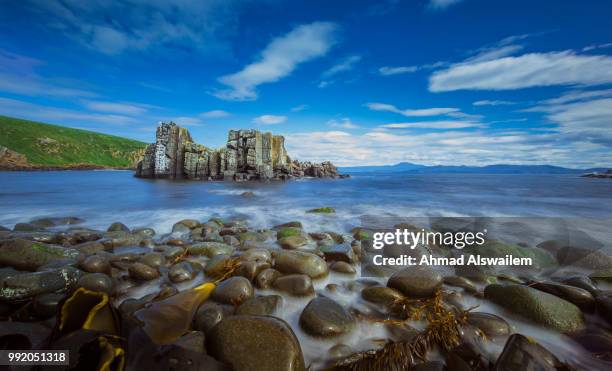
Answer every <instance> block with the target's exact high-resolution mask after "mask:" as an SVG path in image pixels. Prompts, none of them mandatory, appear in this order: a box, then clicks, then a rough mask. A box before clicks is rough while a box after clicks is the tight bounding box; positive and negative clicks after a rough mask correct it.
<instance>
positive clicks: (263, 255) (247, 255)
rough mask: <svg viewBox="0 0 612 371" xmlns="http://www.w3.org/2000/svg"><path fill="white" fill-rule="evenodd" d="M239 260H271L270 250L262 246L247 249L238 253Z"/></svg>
mask: <svg viewBox="0 0 612 371" xmlns="http://www.w3.org/2000/svg"><path fill="white" fill-rule="evenodd" d="M240 260H246V261H263V262H268V263H269V262H271V261H272V254H270V250H268V249H262V248H254V249H248V250H246V251H245V252H243V253H242V255H240Z"/></svg>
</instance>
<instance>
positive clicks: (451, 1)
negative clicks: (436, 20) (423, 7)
mask: <svg viewBox="0 0 612 371" xmlns="http://www.w3.org/2000/svg"><path fill="white" fill-rule="evenodd" d="M461 1H463V0H429V4H428V8H430V9H434V10H442V9H446V8H448V7H449V6H451V5H455V4H457V3H460V2H461Z"/></svg>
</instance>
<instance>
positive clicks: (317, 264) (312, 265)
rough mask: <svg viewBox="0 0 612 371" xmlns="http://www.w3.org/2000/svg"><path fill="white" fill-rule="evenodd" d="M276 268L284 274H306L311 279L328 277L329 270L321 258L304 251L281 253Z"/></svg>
mask: <svg viewBox="0 0 612 371" xmlns="http://www.w3.org/2000/svg"><path fill="white" fill-rule="evenodd" d="M274 268H275V269H277V270H278V271H280V272H282V273H288V274H291V273H298V274H306V275H308V276H310V278H320V277H324V276H327V274H328V273H329V268H328V267H327V263H326V262H325V260H323V259H322V258H321V257H320V256H317V255H315V254H312V253H309V252H304V251H280V252H278V254H277V255H276V258H275V260H274Z"/></svg>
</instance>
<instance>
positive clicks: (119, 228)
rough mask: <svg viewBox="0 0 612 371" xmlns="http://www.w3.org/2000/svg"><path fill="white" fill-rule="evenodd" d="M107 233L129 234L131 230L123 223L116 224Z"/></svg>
mask: <svg viewBox="0 0 612 371" xmlns="http://www.w3.org/2000/svg"><path fill="white" fill-rule="evenodd" d="M106 231H107V232H129V231H130V229H129V228H128V227H127V225H125V224H123V223H121V222H114V223H113V224H111V225H110V226H109V227H108V229H107V230H106Z"/></svg>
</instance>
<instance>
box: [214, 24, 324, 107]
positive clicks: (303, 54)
mask: <svg viewBox="0 0 612 371" xmlns="http://www.w3.org/2000/svg"><path fill="white" fill-rule="evenodd" d="M335 30H336V25H335V24H333V23H329V22H315V23H310V24H306V25H301V26H298V27H296V28H294V29H293V30H292V31H291V32H289V33H288V34H286V35H283V36H280V37H277V38H275V39H274V40H272V41H271V42H270V43H269V44H268V46H266V48H265V49H264V50H263V51H262V52H261V55H260V56H259V58H258V59H257V61H256V62H253V63H251V64H249V65H247V66H246V67H244V68H243V69H242V70H241V71H239V72H236V73H233V74H231V75H226V76H222V77H220V78H219V82H221V83H222V84H224V85H226V86H228V87H229V89H226V90H220V91H217V92H214V93H213V95H215V96H216V97H218V98H221V99H227V100H239V101H240V100H254V99H257V91H256V89H257V87H258V86H259V85H261V84H265V83H271V82H275V81H278V80H280V79H282V78H284V77H286V76H289V75H290V74H291V73H292V72H293V71H294V70H295V68H296V67H297V66H298V65H300V64H302V63H304V62H307V61H310V60H312V59H315V58H318V57H321V56H323V55H325V54H327V52H328V51H329V49H330V48H331V47H332V45H334V43H335Z"/></svg>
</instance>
